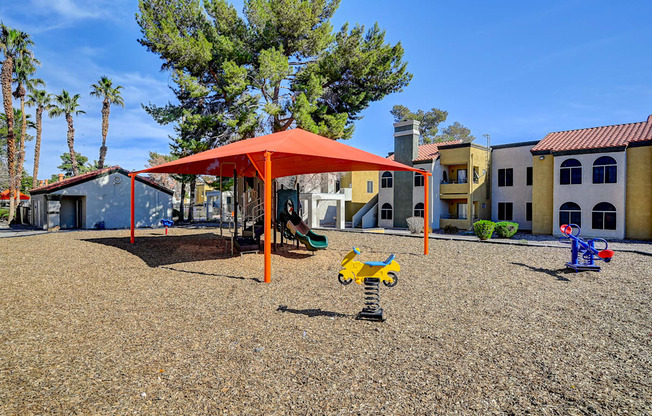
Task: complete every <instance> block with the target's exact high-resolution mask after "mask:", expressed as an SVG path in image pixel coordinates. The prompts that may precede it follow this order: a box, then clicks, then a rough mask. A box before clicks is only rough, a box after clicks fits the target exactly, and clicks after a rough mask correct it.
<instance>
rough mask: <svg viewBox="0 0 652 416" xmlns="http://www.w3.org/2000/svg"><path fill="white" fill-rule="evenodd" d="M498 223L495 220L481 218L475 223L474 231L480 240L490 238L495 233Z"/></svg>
mask: <svg viewBox="0 0 652 416" xmlns="http://www.w3.org/2000/svg"><path fill="white" fill-rule="evenodd" d="M495 226H496V224H495V223H494V222H493V221H488V220H480V221H476V222H474V223H473V231H475V235H477V236H478V238H479V239H480V240H488V239H490V238H491V235H492V234H493V233H494V227H495Z"/></svg>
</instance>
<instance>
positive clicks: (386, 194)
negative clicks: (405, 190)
mask: <svg viewBox="0 0 652 416" xmlns="http://www.w3.org/2000/svg"><path fill="white" fill-rule="evenodd" d="M383 173H385V171H380V172H378V226H379V227H381V228H393V227H394V220H393V219H391V220H383V219H382V216H381V213H380V210H381V208H382V206H383V204H390V205H391V206H392V208H394V188H395V187H396V182H394V181H393V185H392V187H391V188H382V187H381V184H382V175H383ZM390 173H391V174H392V178H394V173H395V172H390ZM394 215H396V213H394Z"/></svg>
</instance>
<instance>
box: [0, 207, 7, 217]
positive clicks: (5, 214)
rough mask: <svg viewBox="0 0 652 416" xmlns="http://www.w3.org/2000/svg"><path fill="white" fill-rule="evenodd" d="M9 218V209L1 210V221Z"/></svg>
mask: <svg viewBox="0 0 652 416" xmlns="http://www.w3.org/2000/svg"><path fill="white" fill-rule="evenodd" d="M7 218H9V210H8V209H7V208H0V220H6V219H7Z"/></svg>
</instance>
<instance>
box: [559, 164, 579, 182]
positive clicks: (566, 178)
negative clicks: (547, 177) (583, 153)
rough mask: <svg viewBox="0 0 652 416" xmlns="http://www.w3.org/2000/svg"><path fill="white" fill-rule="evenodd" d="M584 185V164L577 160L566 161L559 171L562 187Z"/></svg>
mask: <svg viewBox="0 0 652 416" xmlns="http://www.w3.org/2000/svg"><path fill="white" fill-rule="evenodd" d="M581 183H582V164H581V163H580V161H579V160H577V159H566V160H564V161H563V162H562V164H561V168H560V169H559V184H560V185H579V184H581Z"/></svg>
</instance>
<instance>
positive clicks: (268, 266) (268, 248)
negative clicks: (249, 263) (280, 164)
mask: <svg viewBox="0 0 652 416" xmlns="http://www.w3.org/2000/svg"><path fill="white" fill-rule="evenodd" d="M272 180H273V179H272V154H271V153H270V152H265V283H270V282H271V281H272Z"/></svg>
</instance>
